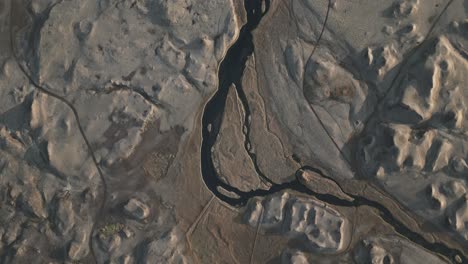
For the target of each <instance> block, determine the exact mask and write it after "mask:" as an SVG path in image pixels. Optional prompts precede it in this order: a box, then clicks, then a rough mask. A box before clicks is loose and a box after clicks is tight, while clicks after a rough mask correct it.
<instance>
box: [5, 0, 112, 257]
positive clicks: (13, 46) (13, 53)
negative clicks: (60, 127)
mask: <svg viewBox="0 0 468 264" xmlns="http://www.w3.org/2000/svg"><path fill="white" fill-rule="evenodd" d="M13 1H14V0H11V2H13ZM59 3H61V1H59V2H57V3H55V4H52V5H50V6H49V7H48V8H47V9H46V11H44V12H46V13H47V15H48V14H49V13H50V11H51V10H52V9H53V8H54V7H55V6H56V5H57V4H59ZM12 9H13V4H11V3H10V18H9V19H10V21H9V23H10V49H11V53H12V55H13V58H14V59H15V62H16V64H17V65H18V67H19V68H20V70H21V72H22V73H23V74H24V76H25V77H26V78H27V79H28V81H29V82H30V83H31V84H32V85H33V86H34V87H35V88H36V89H37V90H38V91H39V92H41V93H44V94H46V95H48V96H51V97H53V98H55V99H58V100H59V101H61V102H63V103H64V104H65V105H66V106H67V107H68V108H70V109H71V110H72V113H73V116H74V118H75V121H76V123H77V126H78V130H79V131H80V134H81V136H82V138H83V140H84V141H85V143H86V147H87V149H88V152H89V155H90V156H91V158H92V160H93V163H94V165H95V167H96V169H97V171H98V174H99V178H100V180H101V183H102V188H103V198H102V200H101V203H100V205H99V209H98V211H97V213H96V217H97V216H98V215H99V214H100V213H101V212H102V211H103V209H104V205H105V204H106V199H107V183H106V179H105V177H104V174H103V172H102V170H101V168H100V166H99V163H98V162H97V159H96V156H95V155H94V150H93V148H92V146H91V144H90V142H89V140H88V138H87V137H86V134H85V132H84V129H83V126H82V125H81V122H80V119H79V116H78V112H77V110H76V108H75V107H74V106H73V104H72V103H70V102H69V101H68V100H67V99H66V98H64V97H63V96H61V95H58V94H56V93H54V92H53V91H51V90H49V89H47V88H45V87H44V86H42V85H40V84H39V83H37V82H36V81H34V79H33V78H32V77H31V75H30V74H29V73H28V71H27V70H26V68H25V67H24V66H23V65H22V64H21V63H20V58H19V56H18V54H17V51H16V48H15V43H14V42H15V41H14V36H13V22H12V17H13V10H12ZM96 222H97V221H93V225H92V228H91V233H90V235H89V248H90V251H91V255H92V256H93V259H94V262H95V263H98V262H97V258H96V254H95V252H94V249H93V246H92V237H93V233H94V231H95V229H96Z"/></svg>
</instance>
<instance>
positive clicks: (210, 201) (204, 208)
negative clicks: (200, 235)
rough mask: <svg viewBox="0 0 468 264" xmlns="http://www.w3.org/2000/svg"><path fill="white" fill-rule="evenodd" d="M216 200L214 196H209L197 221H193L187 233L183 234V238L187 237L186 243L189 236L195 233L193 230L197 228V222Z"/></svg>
mask: <svg viewBox="0 0 468 264" xmlns="http://www.w3.org/2000/svg"><path fill="white" fill-rule="evenodd" d="M215 198H216V196H215V195H214V194H213V195H212V196H211V199H210V200H209V201H208V202H207V203H206V205H205V206H204V207H203V210H202V211H201V212H200V214H199V215H198V217H197V219H195V221H194V222H193V223H192V225H191V226H190V228H189V230H188V231H187V233H186V234H185V236H186V237H187V241H188V238H190V236H192V233H193V231H195V228H196V227H197V225H198V222H200V220H201V219H202V217H203V216H204V215H205V214H206V212H207V211H208V209H209V208H210V206H211V204H212V203H213V201H214V199H215Z"/></svg>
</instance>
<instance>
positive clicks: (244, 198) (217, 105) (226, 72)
mask: <svg viewBox="0 0 468 264" xmlns="http://www.w3.org/2000/svg"><path fill="white" fill-rule="evenodd" d="M244 7H245V10H246V12H247V23H246V24H245V25H244V26H243V27H242V29H241V30H240V34H239V37H238V39H237V41H236V42H235V43H234V44H233V45H232V46H231V47H230V48H229V50H228V51H227V53H226V56H225V58H224V59H223V61H222V62H221V65H220V68H219V73H218V80H219V85H218V90H217V92H216V93H215V94H214V95H213V97H212V98H211V99H210V100H209V101H208V103H207V105H206V106H205V109H204V112H203V117H202V145H201V172H202V177H203V181H204V183H205V185H206V186H207V187H208V189H209V190H210V191H211V192H212V193H213V194H214V195H216V197H217V198H218V199H220V200H221V201H223V202H225V203H227V204H229V205H231V206H235V207H240V206H244V205H246V203H247V202H248V201H249V199H251V198H253V197H263V196H267V195H270V194H274V193H277V192H280V191H282V190H294V191H296V192H300V193H304V194H307V195H311V196H313V197H315V198H316V199H318V200H321V201H323V202H325V203H328V204H332V205H337V206H346V207H359V206H363V205H365V206H369V207H373V208H375V209H377V210H378V212H379V214H380V216H381V217H382V219H383V220H384V221H386V222H387V223H389V224H390V225H392V226H393V228H394V229H395V231H396V232H397V233H399V234H401V235H402V236H404V237H406V238H407V239H408V240H410V241H412V242H414V243H416V244H418V245H420V246H421V247H424V248H426V249H427V250H429V251H432V252H434V253H437V254H439V255H442V256H445V257H446V258H448V259H450V260H451V261H452V262H454V263H455V260H454V259H455V256H457V255H458V256H459V257H460V258H461V261H462V262H461V263H468V260H467V259H466V258H465V256H464V254H462V253H461V252H459V251H458V250H456V249H451V248H449V247H447V246H446V245H445V244H442V243H430V242H429V241H427V240H425V239H424V237H422V236H421V235H420V234H418V233H417V232H414V231H412V230H411V229H409V228H408V227H406V226H405V225H404V224H403V223H401V222H400V221H399V220H398V219H397V218H395V217H394V216H393V214H392V212H391V211H390V210H388V209H387V208H386V207H385V206H383V205H382V204H380V203H378V202H376V201H372V200H369V199H367V198H365V197H362V196H356V195H352V194H348V195H349V196H351V197H353V198H354V201H352V202H351V201H348V200H342V199H340V198H338V197H336V196H333V195H330V194H319V193H315V192H313V191H311V190H310V189H308V188H306V187H305V186H303V185H302V184H301V183H300V182H299V181H298V180H297V179H295V180H293V181H291V182H287V183H283V184H274V183H273V182H271V181H270V180H269V179H268V177H267V176H266V175H263V174H262V172H261V171H260V170H259V168H258V166H257V164H256V156H255V154H253V153H249V155H250V158H251V159H252V161H253V163H254V166H255V169H256V171H257V174H258V175H259V177H260V178H262V179H263V180H265V181H268V182H269V183H270V184H271V187H270V188H269V189H268V190H264V189H257V190H253V191H249V192H244V191H240V190H239V189H237V188H235V187H233V186H231V185H229V184H226V183H225V182H223V181H221V177H220V176H219V175H218V173H217V171H216V169H215V167H214V164H213V159H212V153H211V150H212V147H213V146H214V144H215V143H216V139H217V137H218V133H219V129H220V127H221V123H222V120H223V115H224V108H225V104H226V98H227V95H228V91H229V88H230V86H231V85H235V87H236V89H237V92H238V94H239V97H240V99H241V102H242V104H243V106H244V109H245V112H246V120H245V125H246V126H247V133H246V142H245V143H244V147H246V146H247V144H249V143H250V142H249V139H248V138H249V137H248V134H249V132H248V131H250V125H249V122H247V118H248V116H249V115H250V109H249V106H248V102H247V99H246V96H245V93H244V91H243V89H242V82H241V80H242V74H243V72H244V69H245V65H246V62H247V59H248V57H249V56H251V55H252V54H253V52H254V44H253V36H252V32H253V30H255V28H256V27H257V26H258V24H259V23H260V21H261V19H262V17H263V16H264V15H265V14H266V13H267V12H268V10H269V7H270V0H244ZM301 169H306V170H313V171H315V172H317V173H319V174H320V175H323V173H322V172H321V171H320V170H318V169H316V168H313V167H311V166H304V167H302V168H301ZM219 188H222V189H224V191H220V189H219ZM226 193H232V194H235V195H227V194H226Z"/></svg>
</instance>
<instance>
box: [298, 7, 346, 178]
mask: <svg viewBox="0 0 468 264" xmlns="http://www.w3.org/2000/svg"><path fill="white" fill-rule="evenodd" d="M331 7H332V2H331V0H328V7H327V13H326V14H325V19H324V21H323V25H322V29H321V30H320V34H319V36H318V38H317V41H316V44H315V45H314V47H313V49H312V52H311V53H310V55H309V57H308V58H307V62H306V65H305V67H304V68H305V69H307V66H308V65H309V62H310V60H311V59H312V56H313V55H314V53H315V51H316V50H317V48H318V46H319V44H320V40H321V39H322V36H323V33H324V32H325V28H326V26H327V22H328V17H329V16H330V10H331ZM304 71H305V70H304ZM304 87H305V76H304V77H303V78H302V92H303V95H304V98H306V96H305V93H304ZM306 100H307V98H306ZM309 106H310V109H311V110H312V112H313V113H314V116H315V117H316V118H317V120H318V122H319V123H320V126H321V127H322V128H323V130H324V131H325V133H326V134H327V136H328V137H329V138H330V140H331V141H332V143H333V145H335V147H336V149H337V150H338V151H339V152H340V155H341V156H342V157H343V159H345V161H346V163H347V164H348V167H349V169H350V170H351V171H352V168H353V166H351V161H350V160H349V159H348V157H346V155H345V154H344V153H343V151H342V150H341V148H340V146H338V143H337V142H336V140H335V139H334V138H333V136H332V135H331V133H330V132H329V131H328V129H327V128H326V126H325V124H324V123H323V121H322V119H321V118H320V116H319V114H318V113H317V110H315V107H314V105H313V104H312V103H309ZM340 129H341V128H340Z"/></svg>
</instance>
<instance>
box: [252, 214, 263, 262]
mask: <svg viewBox="0 0 468 264" xmlns="http://www.w3.org/2000/svg"><path fill="white" fill-rule="evenodd" d="M262 221H263V206H262V210H261V211H260V217H259V218H258V222H257V230H256V231H255V238H254V242H253V245H252V252H251V253H250V261H249V263H250V264H252V263H253V260H254V256H255V246H256V245H257V240H258V233H259V232H260V225H261V224H262Z"/></svg>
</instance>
